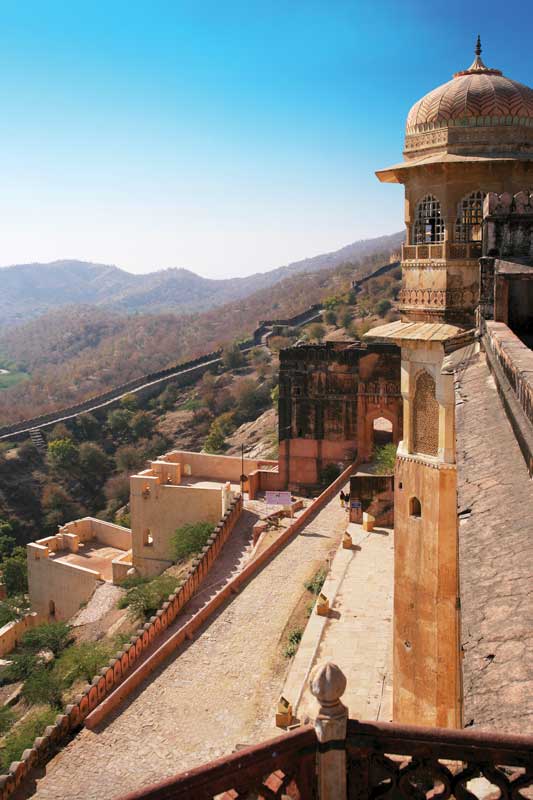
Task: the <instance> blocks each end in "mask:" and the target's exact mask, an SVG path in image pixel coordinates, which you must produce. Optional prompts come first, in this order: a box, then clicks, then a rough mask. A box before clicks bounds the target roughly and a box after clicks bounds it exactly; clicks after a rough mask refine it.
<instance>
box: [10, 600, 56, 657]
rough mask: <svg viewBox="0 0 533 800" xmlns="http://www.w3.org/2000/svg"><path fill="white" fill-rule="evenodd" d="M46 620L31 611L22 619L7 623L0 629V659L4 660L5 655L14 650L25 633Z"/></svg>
mask: <svg viewBox="0 0 533 800" xmlns="http://www.w3.org/2000/svg"><path fill="white" fill-rule="evenodd" d="M46 619H47V617H45V616H43V615H41V614H37V613H36V612H35V611H31V612H30V613H29V614H25V615H24V616H23V617H22V619H18V620H15V621H14V622H8V623H7V624H6V625H4V626H3V627H2V628H0V658H4V656H5V655H6V654H7V653H10V652H11V651H12V650H14V649H15V647H16V646H17V645H18V643H19V642H20V640H21V639H22V637H23V636H24V634H25V633H26V631H29V630H31V629H32V628H35V627H36V626H37V625H41V623H43V622H45V621H46Z"/></svg>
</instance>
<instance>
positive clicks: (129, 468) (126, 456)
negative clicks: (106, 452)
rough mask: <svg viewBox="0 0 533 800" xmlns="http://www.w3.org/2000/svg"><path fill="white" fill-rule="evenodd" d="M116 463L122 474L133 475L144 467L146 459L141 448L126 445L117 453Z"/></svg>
mask: <svg viewBox="0 0 533 800" xmlns="http://www.w3.org/2000/svg"><path fill="white" fill-rule="evenodd" d="M115 461H116V464H117V469H119V470H120V472H128V473H130V474H131V473H133V472H135V471H136V470H138V469H140V468H141V467H142V466H143V464H144V462H145V457H144V453H143V452H142V450H141V449H140V448H139V447H135V446H134V445H132V444H124V445H122V447H119V448H118V450H117V451H116V453H115Z"/></svg>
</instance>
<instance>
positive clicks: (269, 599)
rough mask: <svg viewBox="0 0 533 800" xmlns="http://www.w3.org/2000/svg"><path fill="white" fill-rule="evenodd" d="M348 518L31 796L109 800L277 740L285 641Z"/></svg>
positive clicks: (334, 517)
mask: <svg viewBox="0 0 533 800" xmlns="http://www.w3.org/2000/svg"><path fill="white" fill-rule="evenodd" d="M344 522H345V512H344V511H343V510H342V509H341V508H340V507H339V503H338V499H337V498H336V497H335V498H334V499H333V500H332V501H331V502H330V503H329V504H328V505H327V506H326V507H325V508H324V509H323V510H322V511H321V512H320V513H319V514H318V515H317V516H316V517H315V518H314V519H313V520H312V521H311V522H310V523H309V524H308V525H307V526H306V527H305V528H304V529H303V530H302V532H301V533H300V534H299V535H297V536H296V537H295V538H294V539H293V540H292V541H291V542H289V544H288V545H287V546H286V547H285V548H284V550H282V551H281V552H280V553H279V554H278V555H277V556H276V558H275V559H274V560H273V561H271V562H270V563H269V564H267V566H266V567H264V569H263V570H262V571H261V572H260V573H259V574H258V575H257V576H256V577H255V578H254V579H253V580H251V581H250V583H248V584H247V585H246V586H245V587H244V588H243V589H242V591H241V592H240V593H239V594H238V595H236V596H235V597H234V598H233V599H232V600H231V601H230V602H229V603H228V604H227V605H226V606H224V607H223V608H222V609H221V611H220V612H219V613H218V614H217V615H216V616H215V617H214V618H213V619H212V620H211V621H210V622H209V623H208V624H206V626H205V628H203V629H202V631H201V632H200V633H199V634H198V636H197V638H196V639H195V640H194V641H193V642H191V643H190V644H189V645H187V646H186V647H183V648H181V649H180V650H179V651H178V652H177V653H176V655H175V657H174V658H173V659H172V660H170V662H168V663H167V665H166V666H165V667H164V668H162V669H161V670H159V671H158V672H156V673H155V675H154V676H153V677H152V679H151V681H150V682H149V683H148V684H146V685H144V686H143V687H142V690H141V691H140V692H137V693H136V694H134V695H133V696H132V698H131V699H130V702H129V703H128V704H127V705H125V706H124V707H123V710H122V712H121V713H120V714H119V715H118V716H116V717H114V718H113V717H112V718H110V719H109V720H108V722H107V724H105V725H103V726H102V729H101V730H99V731H89V730H86V729H84V730H83V731H82V732H81V733H80V734H79V735H78V736H77V737H76V739H75V740H74V741H73V742H71V743H70V745H68V747H66V748H65V749H64V750H63V751H62V752H61V753H59V754H58V755H57V756H56V757H55V758H54V759H53V760H52V761H51V762H50V763H49V764H48V765H47V768H46V774H45V775H44V776H43V777H41V778H40V779H38V781H37V786H36V787H34V788H35V792H34V796H36V797H38V798H42V800H52V798H53V799H54V800H59V798H61V800H63V798H69V800H107V799H109V800H110V799H111V798H116V797H120V796H122V795H124V794H125V793H127V792H130V791H132V790H134V789H137V788H139V787H141V786H143V785H144V786H145V785H147V784H150V783H153V782H155V781H159V780H162V779H163V778H165V777H168V776H170V775H172V774H174V773H176V772H181V771H182V770H185V769H188V768H191V767H193V766H197V765H198V764H201V763H203V762H205V761H209V760H211V759H213V758H217V757H219V756H221V755H224V754H225V753H229V752H231V751H232V750H233V749H234V748H235V746H236V745H237V744H245V743H248V744H252V743H254V742H258V741H261V740H262V739H265V738H268V737H270V736H275V735H278V734H279V729H277V728H275V727H274V722H273V720H274V709H275V704H276V702H277V700H278V697H279V693H280V691H281V688H282V686H283V681H284V677H285V672H286V669H287V662H286V660H285V659H284V658H283V656H282V654H281V648H280V638H281V636H282V633H283V630H284V628H285V626H286V624H287V621H288V619H289V618H290V616H291V613H292V611H293V609H294V608H295V606H296V605H297V603H298V600H299V598H300V596H301V594H302V591H303V583H304V581H305V580H306V579H307V578H308V577H310V576H311V575H312V574H313V573H314V571H315V569H316V567H317V566H318V564H320V563H321V562H323V561H324V559H325V558H326V557H327V555H328V554H329V553H330V551H332V550H333V549H335V548H336V545H337V543H338V541H339V539H340V536H341V535H342V530H343V526H344ZM226 547H227V548H228V549H227V551H226V552H225V553H224V556H223V557H222V558H221V559H220V560H219V564H218V565H216V567H215V568H214V570H213V572H212V573H211V574H210V576H209V578H208V581H209V584H214V583H216V580H217V572H216V570H219V571H220V572H223V571H224V569H225V568H226V570H227V566H228V564H226V567H224V561H225V560H227V561H228V563H229V564H230V565H231V562H232V561H233V567H232V569H238V568H239V565H240V563H242V558H243V557H244V550H245V549H246V548H245V547H244V548H243V542H242V541H240V542H239V537H237V538H236V539H235V541H234V542H233V537H232V540H230V542H229V543H228V545H227V546H226ZM232 548H236V552H232ZM239 550H240V553H241V556H239V555H238V553H239ZM220 572H219V573H218V576H219V579H220V577H221V576H220ZM193 602H194V603H195V604H196V603H200V602H201V598H200V597H198V598H195V600H194V601H193ZM192 610H193V609H192V608H191V609H190V610H189V611H188V613H191V612H192Z"/></svg>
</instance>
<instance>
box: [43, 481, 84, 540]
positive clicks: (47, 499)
mask: <svg viewBox="0 0 533 800" xmlns="http://www.w3.org/2000/svg"><path fill="white" fill-rule="evenodd" d="M41 503H42V506H43V509H44V510H45V512H46V516H45V520H46V523H47V525H48V527H49V528H51V529H53V528H55V527H56V526H57V525H62V524H63V523H64V522H67V521H68V520H69V519H74V518H76V517H78V516H79V515H80V513H81V509H80V506H79V505H78V504H77V503H76V502H75V501H74V500H73V499H72V497H71V496H70V495H69V493H68V492H67V491H66V489H64V488H63V487H62V486H58V485H57V484H56V483H50V484H48V485H47V486H45V487H44V490H43V494H42V498H41Z"/></svg>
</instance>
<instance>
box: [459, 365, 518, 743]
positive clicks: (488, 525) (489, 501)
mask: <svg viewBox="0 0 533 800" xmlns="http://www.w3.org/2000/svg"><path fill="white" fill-rule="evenodd" d="M457 381H458V392H457V466H458V502H459V571H460V583H461V587H460V591H461V644H462V649H463V661H462V663H463V694H464V713H463V718H464V724H465V725H469V726H474V727H481V728H494V729H496V730H499V731H502V732H503V731H505V732H508V733H533V703H532V702H531V697H532V696H533V593H532V587H533V582H532V580H531V565H532V563H533V482H532V481H531V480H530V478H529V475H528V471H527V468H526V465H525V462H524V459H523V457H522V454H521V452H520V449H519V447H518V444H517V442H516V439H515V437H514V434H513V431H512V428H511V425H510V423H509V420H508V419H507V416H506V414H505V411H504V408H503V406H502V403H501V400H500V398H499V396H498V392H497V389H496V385H495V382H494V378H493V377H492V375H491V374H490V372H489V370H488V367H487V365H486V363H485V358H484V355H483V354H480V356H479V357H478V358H477V359H476V360H475V361H474V362H473V363H471V364H470V365H469V366H468V367H467V368H466V370H464V371H463V372H462V373H461V374H458V375H457Z"/></svg>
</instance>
